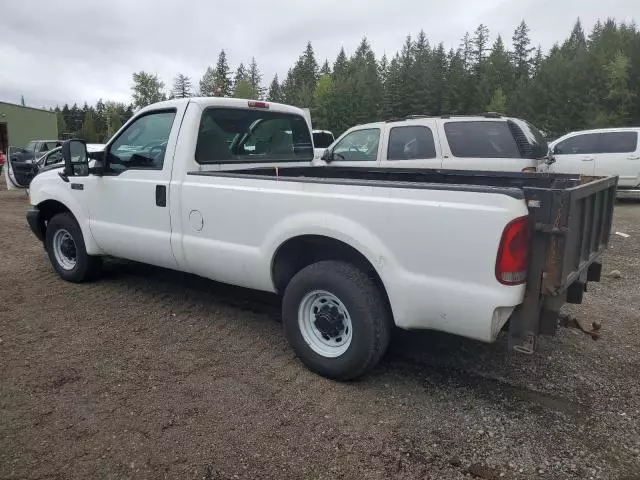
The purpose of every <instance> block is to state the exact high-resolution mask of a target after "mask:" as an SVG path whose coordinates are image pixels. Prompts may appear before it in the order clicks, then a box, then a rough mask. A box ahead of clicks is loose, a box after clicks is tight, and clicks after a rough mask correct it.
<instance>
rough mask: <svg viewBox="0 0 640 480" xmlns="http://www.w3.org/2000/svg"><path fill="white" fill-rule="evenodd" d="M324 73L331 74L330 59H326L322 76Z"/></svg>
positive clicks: (321, 71)
mask: <svg viewBox="0 0 640 480" xmlns="http://www.w3.org/2000/svg"><path fill="white" fill-rule="evenodd" d="M323 75H331V67H330V66H329V60H325V61H324V63H323V64H322V68H321V69H320V77H322V76H323Z"/></svg>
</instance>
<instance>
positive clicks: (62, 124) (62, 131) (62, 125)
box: [56, 110, 68, 138]
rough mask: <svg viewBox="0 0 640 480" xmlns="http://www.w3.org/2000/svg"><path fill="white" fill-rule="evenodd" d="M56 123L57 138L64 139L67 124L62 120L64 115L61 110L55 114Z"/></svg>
mask: <svg viewBox="0 0 640 480" xmlns="http://www.w3.org/2000/svg"><path fill="white" fill-rule="evenodd" d="M56 122H57V123H58V138H66V135H67V133H68V132H67V122H65V120H64V114H63V113H62V110H58V111H57V112H56Z"/></svg>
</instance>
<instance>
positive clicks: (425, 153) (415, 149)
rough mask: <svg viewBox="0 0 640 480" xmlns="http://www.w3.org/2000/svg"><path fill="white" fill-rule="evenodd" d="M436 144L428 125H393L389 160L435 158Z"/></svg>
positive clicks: (390, 133) (388, 150) (390, 136)
mask: <svg viewBox="0 0 640 480" xmlns="http://www.w3.org/2000/svg"><path fill="white" fill-rule="evenodd" d="M435 157H436V144H435V142H434V140H433V132H432V131H431V129H430V128H428V127H422V126H411V127H393V128H392V129H391V131H390V132H389V148H388V149H387V158H388V159H389V160H413V159H422V158H435Z"/></svg>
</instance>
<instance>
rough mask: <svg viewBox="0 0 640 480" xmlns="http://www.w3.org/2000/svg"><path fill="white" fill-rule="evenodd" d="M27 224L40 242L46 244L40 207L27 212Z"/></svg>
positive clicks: (31, 208)
mask: <svg viewBox="0 0 640 480" xmlns="http://www.w3.org/2000/svg"><path fill="white" fill-rule="evenodd" d="M27 223H28V224H29V228H31V231H32V232H33V234H34V235H35V236H36V237H37V238H38V240H40V241H41V242H44V223H43V222H42V217H41V215H40V210H39V209H38V207H30V208H29V210H27Z"/></svg>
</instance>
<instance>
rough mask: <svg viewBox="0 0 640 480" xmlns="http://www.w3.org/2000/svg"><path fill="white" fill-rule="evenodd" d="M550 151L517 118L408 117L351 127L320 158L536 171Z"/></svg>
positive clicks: (341, 163)
mask: <svg viewBox="0 0 640 480" xmlns="http://www.w3.org/2000/svg"><path fill="white" fill-rule="evenodd" d="M548 152H549V149H548V146H547V142H546V140H545V139H544V137H543V135H542V134H541V133H540V131H538V129H536V128H535V127H534V126H532V125H531V124H529V123H528V122H526V121H524V120H520V119H517V118H507V117H502V116H500V115H498V114H494V113H487V114H485V115H479V116H441V117H427V116H411V117H407V118H405V119H402V120H395V121H388V122H379V123H369V124H366V125H358V126H356V127H353V128H350V129H349V130H347V131H346V132H345V133H343V134H342V135H341V136H340V137H339V138H338V139H337V140H336V141H335V142H334V143H333V144H332V145H331V146H330V147H329V148H328V149H327V151H326V152H325V154H324V155H323V156H322V161H324V162H326V163H331V165H335V166H369V167H404V168H437V169H440V168H442V169H450V170H493V171H507V172H521V171H525V172H535V171H536V170H537V168H538V166H539V165H540V164H541V163H542V162H544V161H545V160H546V158H547V155H548Z"/></svg>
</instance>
